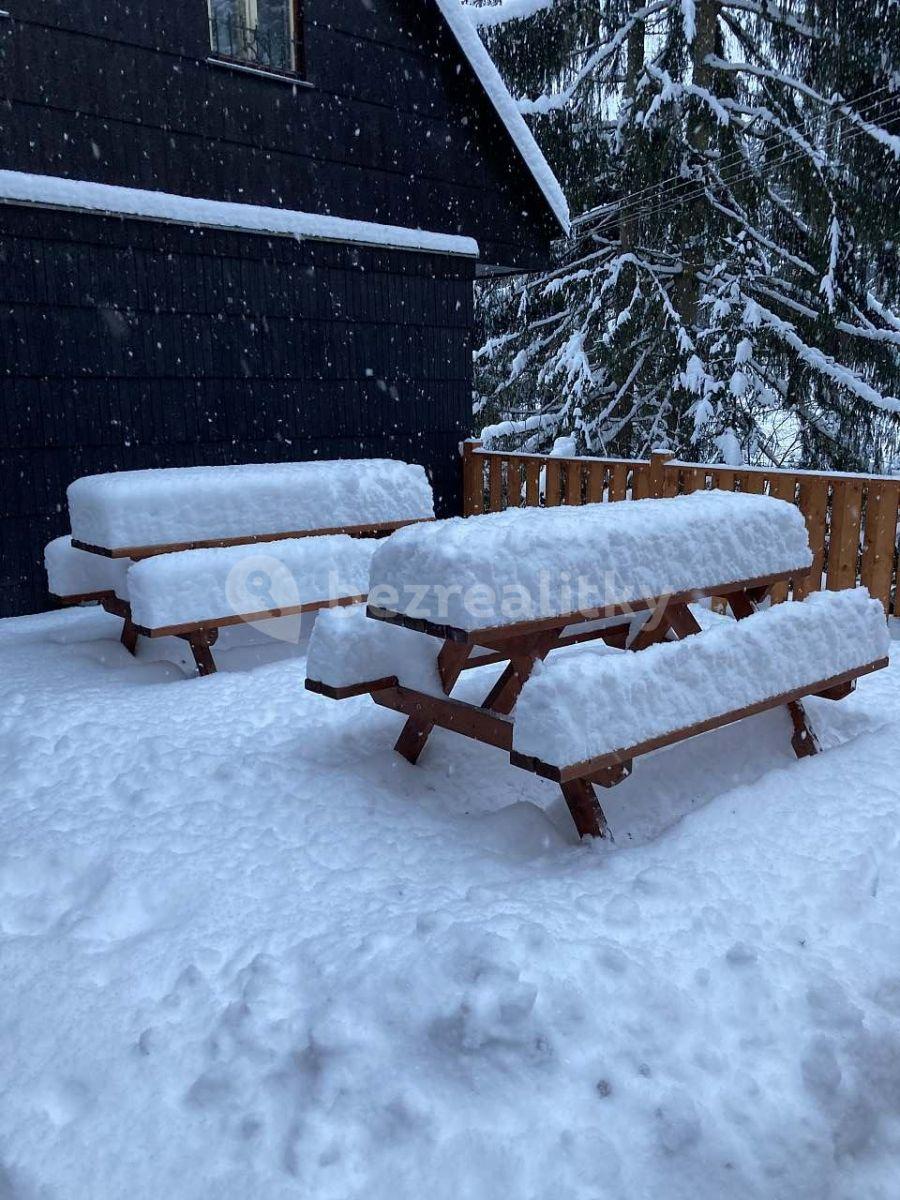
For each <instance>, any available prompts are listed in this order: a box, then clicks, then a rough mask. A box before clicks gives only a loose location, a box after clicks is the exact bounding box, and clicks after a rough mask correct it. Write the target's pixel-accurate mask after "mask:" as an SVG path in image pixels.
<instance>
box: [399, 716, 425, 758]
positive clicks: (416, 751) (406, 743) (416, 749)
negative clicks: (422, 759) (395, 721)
mask: <svg viewBox="0 0 900 1200" xmlns="http://www.w3.org/2000/svg"><path fill="white" fill-rule="evenodd" d="M432 729H434V722H433V721H423V720H421V719H420V718H419V717H407V719H406V724H405V725H404V726H403V730H402V732H401V734H400V736H399V737H398V738H397V741H396V742H395V743H394V749H395V750H396V751H397V753H398V754H402V755H403V757H404V758H405V759H406V761H407V762H410V763H412V764H413V766H415V764H416V763H417V762H418V761H419V755H420V754H421V753H422V751H423V750H424V749H425V743H426V742H427V741H428V735H429V734H430V733H431V731H432Z"/></svg>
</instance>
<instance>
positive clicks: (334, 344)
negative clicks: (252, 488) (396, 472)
mask: <svg viewBox="0 0 900 1200" xmlns="http://www.w3.org/2000/svg"><path fill="white" fill-rule="evenodd" d="M473 271H474V266H473V264H472V263H471V262H469V261H467V260H463V259H458V258H449V257H445V256H431V255H421V254H414V253H409V252H405V251H393V252H388V251H376V250H371V249H354V248H351V247H347V246H338V245H331V244H328V243H322V242H303V243H298V242H295V241H293V240H291V239H287V238H272V239H269V238H265V237H259V236H253V235H242V234H228V233H220V232H217V231H205V232H199V231H190V230H188V229H184V228H180V227H177V226H160V225H156V224H151V223H146V222H138V221H122V220H118V219H114V218H99V217H89V216H63V215H61V214H59V213H53V212H38V211H29V210H26V209H21V208H0V346H2V355H0V547H2V567H0V614H2V615H10V614H13V613H18V612H31V611H35V610H38V609H41V608H44V607H46V606H47V595H46V587H45V580H44V575H43V568H42V550H43V546H44V544H45V543H46V542H47V541H48V540H49V539H50V538H51V537H55V536H57V535H59V534H61V533H64V532H67V530H68V513H67V510H66V506H65V489H66V486H67V485H68V484H69V483H70V482H71V480H73V479H75V478H77V477H78V476H80V475H85V474H93V473H96V472H100V471H112V470H119V469H123V470H128V469H134V468H138V467H155V466H179V465H191V464H197V463H231V462H250V461H277V460H282V459H307V458H314V457H322V458H331V457H338V456H341V457H360V456H382V455H384V456H393V457H399V458H404V459H407V460H409V461H412V462H421V463H423V464H425V465H426V466H427V467H428V469H429V470H430V472H431V474H432V478H433V482H434V485H435V490H436V492H437V494H438V499H439V503H440V506H441V508H442V510H443V511H444V512H452V511H458V508H457V505H458V476H459V465H458V457H457V444H458V442H459V440H460V438H461V437H464V436H465V435H466V433H467V432H468V424H469V420H470V411H471V349H472V347H471V325H472V275H473Z"/></svg>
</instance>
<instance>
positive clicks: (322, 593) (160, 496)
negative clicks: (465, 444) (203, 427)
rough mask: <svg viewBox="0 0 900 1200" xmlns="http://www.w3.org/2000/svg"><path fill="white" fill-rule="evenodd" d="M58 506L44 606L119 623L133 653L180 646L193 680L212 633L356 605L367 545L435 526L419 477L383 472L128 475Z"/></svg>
mask: <svg viewBox="0 0 900 1200" xmlns="http://www.w3.org/2000/svg"><path fill="white" fill-rule="evenodd" d="M68 495H69V513H70V519H71V524H72V537H71V538H70V539H61V540H60V543H59V544H57V543H51V546H49V547H48V548H47V560H46V561H47V568H48V574H49V575H50V577H51V578H50V590H51V592H52V593H53V594H54V595H55V596H57V597H58V598H59V599H60V600H61V601H62V602H63V603H69V604H74V603H83V602H85V601H90V600H96V601H98V602H99V603H100V604H102V605H103V606H104V607H105V608H106V609H107V610H108V611H110V612H113V613H115V614H116V615H117V616H120V617H122V618H123V620H124V628H123V631H122V642H123V644H124V645H125V646H126V647H127V648H128V649H129V650H130V651H132V652H134V650H135V647H136V643H137V638H138V636H139V635H140V634H145V635H147V636H149V637H162V636H175V637H180V638H183V639H184V640H185V641H187V642H188V643H189V645H190V646H191V649H192V651H193V654H194V659H195V661H196V663H197V667H198V669H199V672H200V674H201V675H204V674H209V673H210V672H212V671H214V670H215V662H214V660H213V658H212V654H211V650H210V648H211V646H212V645H213V643H214V642H215V640H216V638H217V636H218V630H219V629H220V628H222V627H223V626H226V625H233V624H237V623H238V622H240V621H262V620H266V619H270V618H275V617H280V616H287V615H292V614H298V613H303V612H309V611H313V610H317V609H319V608H323V607H329V606H333V605H347V604H356V603H359V602H360V601H361V600H363V599H365V596H366V593H367V590H368V588H367V582H368V564H369V560H370V558H371V555H372V551H373V549H374V545H375V542H374V540H373V539H376V538H378V537H382V536H384V535H385V534H389V533H391V532H392V531H394V530H395V529H398V528H400V527H401V526H404V525H409V524H411V523H414V522H422V521H432V520H433V519H434V502H433V496H432V492H431V486H430V484H429V482H428V479H427V476H426V474H425V472H424V470H423V469H422V467H420V466H414V465H412V464H409V463H403V462H395V461H392V460H389V459H363V460H340V461H333V462H325V461H322V462H301V463H275V464H248V465H244V466H234V467H188V468H167V469H162V470H148V471H127V472H120V473H116V474H109V475H94V476H88V477H86V478H84V479H78V480H76V481H75V482H74V483H73V484H71V485H70V487H69V492H68ZM132 564H133V565H132ZM110 580H112V581H113V583H112V584H110Z"/></svg>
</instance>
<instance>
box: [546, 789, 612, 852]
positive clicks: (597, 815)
mask: <svg viewBox="0 0 900 1200" xmlns="http://www.w3.org/2000/svg"><path fill="white" fill-rule="evenodd" d="M559 786H560V788H561V789H562V794H563V796H564V798H565V801H566V804H567V805H568V806H569V812H570V813H571V814H572V820H573V821H574V822H575V828H576V829H577V830H578V836H579V837H582V838H583V837H601V838H608V837H610V832H609V826H608V825H607V823H606V817H605V816H604V813H603V809H602V808H601V807H600V802H599V800H598V799H597V796H596V793H595V792H594V786H593V784H592V783H589V782H588V780H587V779H570V780H568V781H567V782H566V783H561V784H560V785H559ZM610 840H612V839H611V838H610Z"/></svg>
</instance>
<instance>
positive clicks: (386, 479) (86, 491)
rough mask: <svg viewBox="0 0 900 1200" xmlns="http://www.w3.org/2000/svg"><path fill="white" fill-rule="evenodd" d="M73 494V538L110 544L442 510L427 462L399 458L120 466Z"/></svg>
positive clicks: (328, 525)
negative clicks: (127, 468)
mask: <svg viewBox="0 0 900 1200" xmlns="http://www.w3.org/2000/svg"><path fill="white" fill-rule="evenodd" d="M68 497H69V516H70V519H71V523H72V536H73V537H74V538H75V539H76V540H77V541H80V542H83V543H85V544H86V545H91V546H102V547H104V548H106V549H111V550H115V549H123V548H127V547H131V546H154V545H164V544H170V543H177V542H201V541H213V540H214V539H216V538H236V537H253V536H254V535H264V534H277V533H301V532H303V531H304V530H307V529H338V528H341V527H345V526H358V525H373V524H380V523H382V522H386V521H411V520H419V519H422V518H428V517H432V516H434V500H433V497H432V493H431V485H430V484H429V482H428V477H427V476H426V474H425V471H424V469H423V468H422V467H420V466H414V465H412V464H411V463H403V462H396V461H393V460H391V459H341V460H337V461H332V462H289V463H248V464H245V465H241V466H234V467H167V468H163V469H161V470H148V471H119V472H116V473H112V474H109V475H88V476H85V477H84V478H83V479H76V480H75V482H74V483H72V484H70V485H69V490H68Z"/></svg>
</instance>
